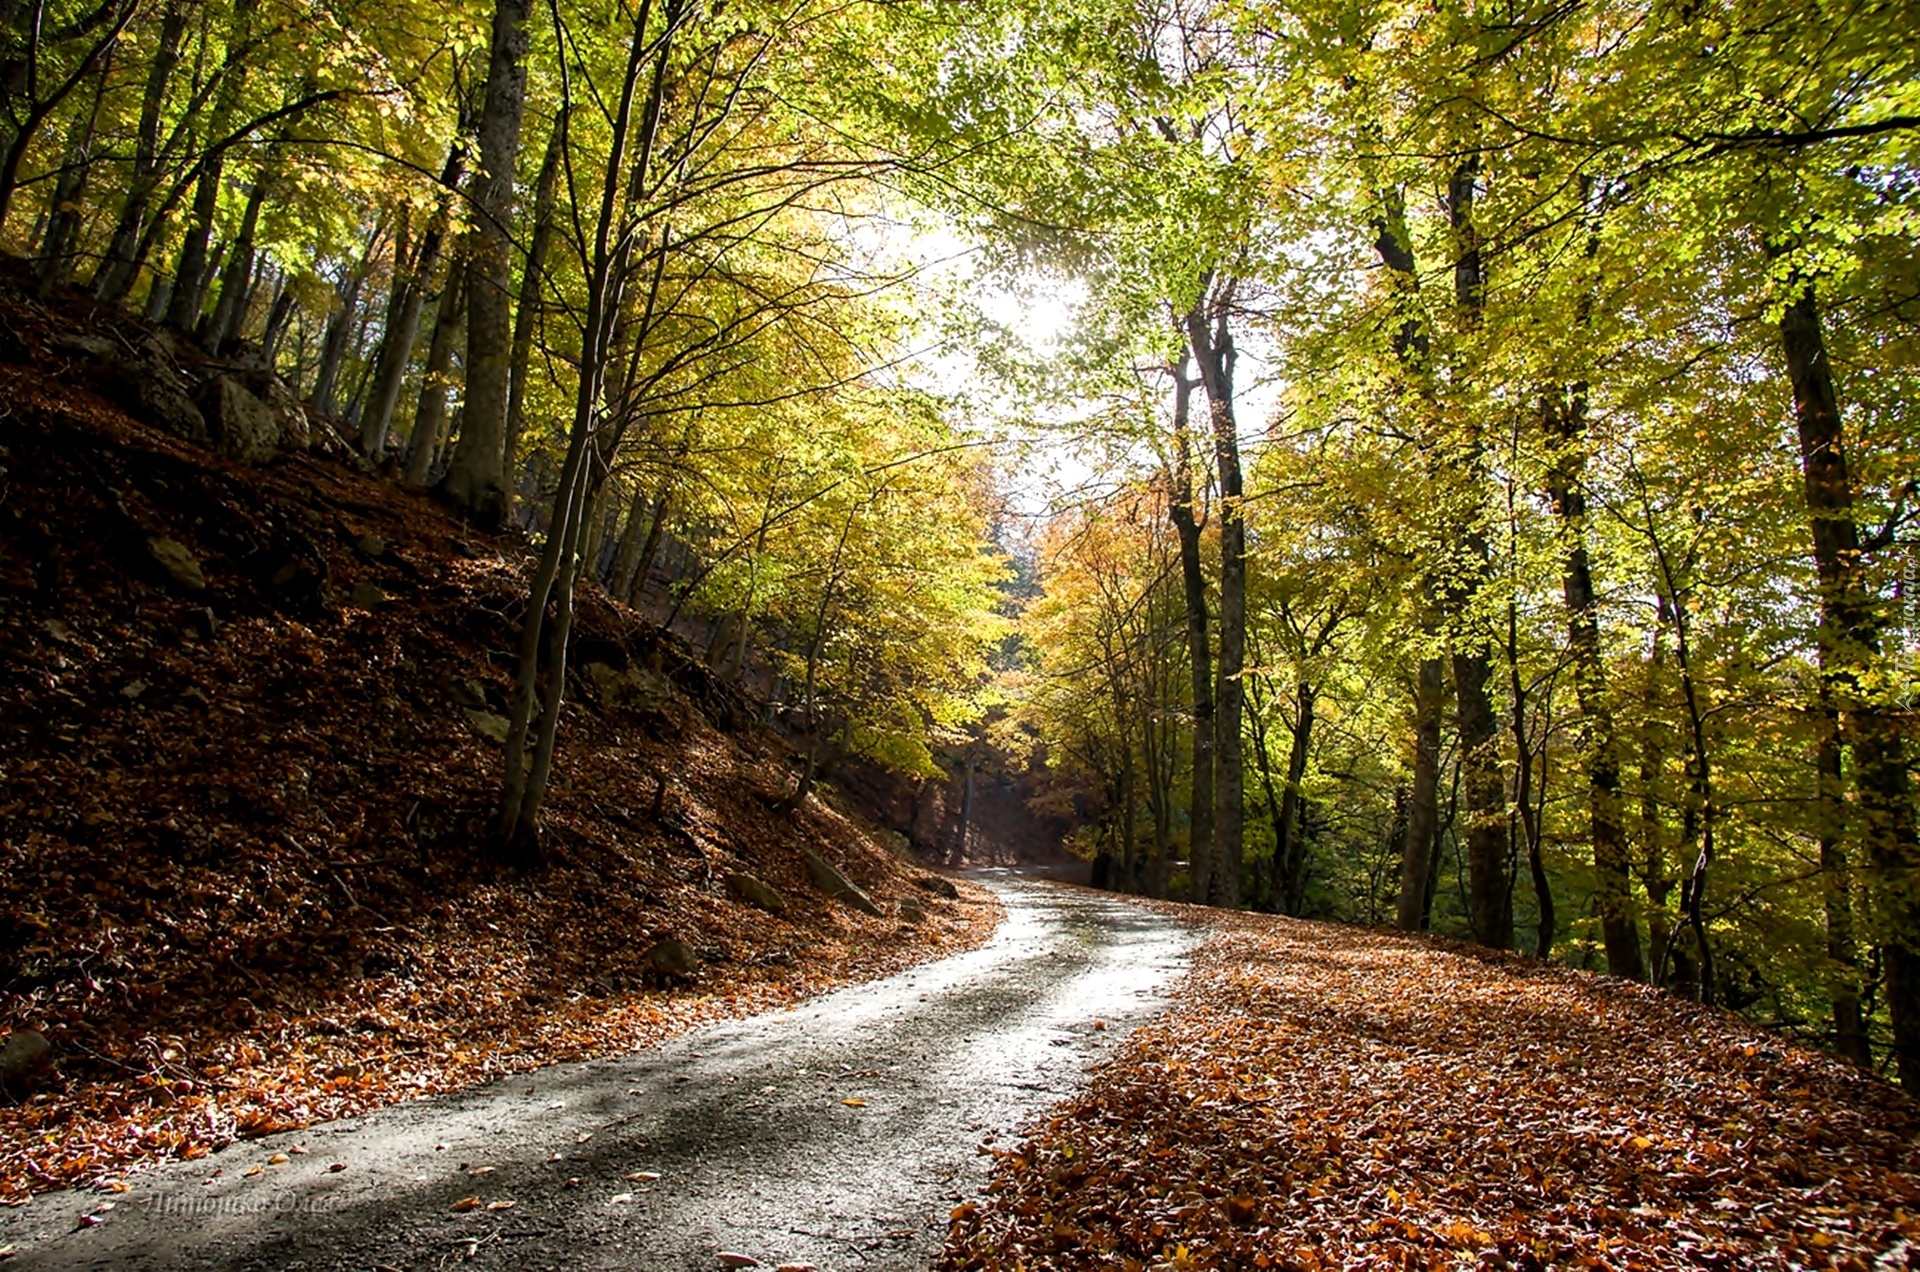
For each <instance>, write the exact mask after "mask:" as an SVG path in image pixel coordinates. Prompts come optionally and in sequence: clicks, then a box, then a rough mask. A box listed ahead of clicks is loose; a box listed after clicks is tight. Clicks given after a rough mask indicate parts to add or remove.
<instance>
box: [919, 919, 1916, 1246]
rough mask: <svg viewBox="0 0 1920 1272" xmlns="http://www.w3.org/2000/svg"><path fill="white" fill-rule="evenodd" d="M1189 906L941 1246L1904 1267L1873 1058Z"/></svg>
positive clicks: (1885, 1116) (1905, 1147)
mask: <svg viewBox="0 0 1920 1272" xmlns="http://www.w3.org/2000/svg"><path fill="white" fill-rule="evenodd" d="M1174 908H1176V909H1180V910H1185V911H1187V912H1188V913H1189V914H1191V913H1192V911H1191V910H1190V909H1189V908H1188V907H1174ZM1206 921H1207V922H1208V923H1209V924H1210V926H1211V933H1210V935H1209V936H1208V938H1207V940H1206V941H1205V942H1204V944H1203V945H1202V946H1201V947H1200V949H1199V950H1198V952H1197V953H1196V955H1195V957H1194V966H1193V970H1192V972H1191V973H1190V974H1189V976H1188V978H1187V979H1186V980H1185V981H1184V982H1183V983H1182V984H1181V985H1180V986H1179V988H1178V990H1177V1001H1176V1004H1175V1006H1174V1008H1173V1009H1172V1010H1171V1011H1169V1012H1168V1013H1167V1014H1166V1015H1165V1016H1163V1017H1161V1018H1160V1019H1159V1020H1158V1021H1156V1022H1155V1023H1153V1024H1151V1025H1149V1026H1147V1027H1146V1028H1144V1029H1142V1030H1140V1031H1139V1032H1137V1033H1136V1034H1135V1035H1134V1036H1133V1037H1132V1038H1131V1039H1130V1040H1129V1042H1128V1045H1127V1046H1126V1048H1125V1049H1124V1050H1123V1051H1122V1052H1121V1054H1120V1055H1119V1056H1118V1057H1117V1058H1115V1059H1114V1060H1113V1061H1112V1062H1111V1063H1109V1064H1108V1065H1106V1066H1105V1067H1104V1068H1103V1069H1102V1070H1101V1071H1100V1072H1098V1073H1097V1074H1095V1075H1094V1077H1093V1079H1092V1081H1091V1082H1090V1083H1089V1085H1088V1087H1087V1089H1086V1092H1085V1093H1084V1094H1082V1095H1080V1096H1077V1097H1075V1098H1074V1099H1072V1100H1070V1101H1069V1102H1067V1103H1065V1104H1063V1105H1062V1106H1061V1107H1059V1108H1057V1109H1056V1110H1055V1111H1054V1112H1053V1114H1052V1115H1051V1116H1050V1117H1049V1118H1048V1119H1047V1120H1046V1121H1045V1123H1044V1124H1043V1125H1041V1126H1040V1127H1038V1128H1037V1129H1035V1131H1034V1132H1033V1134H1032V1135H1031V1136H1030V1138H1028V1139H1027V1140H1026V1141H1025V1142H1024V1143H1022V1144H1020V1145H1019V1146H1017V1147H1014V1148H1011V1149H1007V1150H1003V1151H1001V1152H1000V1153H999V1154H998V1157H999V1162H998V1166H997V1168H996V1171H995V1175H994V1179H993V1181H992V1183H991V1185H990V1186H989V1191H988V1192H987V1194H986V1195H985V1197H984V1198H983V1199H982V1200H981V1201H979V1202H978V1203H972V1202H970V1203H966V1204H963V1205H961V1206H959V1207H957V1208H955V1210H954V1211H953V1214H952V1229H951V1233H950V1237H949V1242H948V1247H947V1251H946V1254H945V1256H944V1258H943V1260H942V1262H941V1264H940V1266H941V1267H942V1268H944V1269H962V1268H965V1269H975V1268H980V1269H1015V1268H1094V1267H1099V1268H1141V1269H1144V1268H1164V1269H1179V1268H1189V1267H1194V1268H1199V1267H1205V1268H1232V1269H1244V1268H1276V1269H1295V1270H1299V1272H1306V1270H1308V1269H1313V1270H1316V1272H1317V1270H1319V1269H1343V1270H1347V1269H1351V1270H1356V1272H1357V1270H1360V1269H1389V1268H1391V1269H1414V1268H1420V1269H1427V1268H1433V1269H1455V1268H1487V1269H1493V1268H1509V1269H1547V1268H1554V1269H1559V1268H1605V1269H1616V1270H1620V1272H1624V1270H1626V1269H1653V1268H1660V1269H1668V1268H1671V1269H1682V1268H1754V1269H1762V1268H1764V1269H1794V1268H1844V1269H1849V1270H1850V1272H1892V1270H1893V1269H1907V1268H1917V1267H1920V1103H1916V1102H1915V1101H1914V1100H1913V1099H1912V1098H1911V1097H1909V1096H1908V1095H1906V1094H1904V1093H1902V1092H1900V1091H1898V1090H1896V1089H1894V1088H1893V1087H1891V1086H1889V1085H1887V1084H1886V1083H1884V1082H1882V1081H1880V1080H1879V1079H1877V1078H1874V1077H1872V1076H1869V1075H1866V1074H1863V1073H1861V1072H1859V1071H1857V1070H1854V1069H1851V1068H1849V1067H1848V1066H1846V1065H1844V1064H1842V1063H1840V1062H1839V1061H1837V1060H1834V1059H1833V1058H1831V1057H1829V1056H1825V1055H1822V1054H1819V1053H1817V1052H1813V1051H1809V1050H1805V1049H1802V1048H1799V1047H1796V1046H1793V1045H1791V1044H1789V1043H1786V1042H1783V1041H1782V1040H1781V1039H1780V1038H1778V1037H1776V1036H1774V1035H1771V1034H1768V1033H1765V1032H1763V1031H1762V1030H1760V1029H1759V1028H1757V1027H1755V1026H1753V1025H1752V1024H1750V1023H1748V1022H1746V1021H1744V1020H1741V1019H1740V1018H1738V1017H1736V1016H1734V1015H1732V1014H1731V1013H1727V1012H1722V1011H1717V1010H1712V1009H1708V1008H1703V1007H1700V1006H1698V1005H1695V1004H1691V1003H1688V1002H1685V1001H1682V1000H1678V999H1675V998H1672V997H1670V996H1668V995H1665V994H1661V993H1658V992H1655V991H1653V990H1650V989H1647V988H1645V987H1642V986H1637V985H1632V984H1627V983H1623V982H1619V981H1614V980H1610V979H1607V978H1604V977H1600V976H1595V975H1592V974H1588V973H1583V972H1575V971H1570V970H1567V969H1563V968H1555V967H1549V966H1546V965H1543V964H1540V963H1538V962H1535V961H1533V960H1530V959H1525V958H1521V957H1519V956H1516V955H1501V954H1495V953H1491V952H1488V951H1484V950H1476V949H1474V948H1471V947H1467V946H1462V945H1455V944H1451V943H1447V942H1443V941H1439V940H1429V939H1424V938H1409V937H1404V936H1400V935H1397V934H1392V933H1387V932H1382V931H1376V930H1369V929H1364V928H1356V927H1343V926H1336V925H1331V924H1323V923H1309V922H1301V921H1297V920H1289V919H1284V918H1271V917H1266V916H1258V915H1245V914H1236V915H1220V914H1218V913H1214V914H1210V915H1207V916H1206Z"/></svg>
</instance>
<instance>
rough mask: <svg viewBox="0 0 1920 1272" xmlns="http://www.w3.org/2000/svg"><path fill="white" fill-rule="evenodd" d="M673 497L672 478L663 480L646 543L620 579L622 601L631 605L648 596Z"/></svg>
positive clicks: (655, 495)
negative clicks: (648, 580)
mask: <svg viewBox="0 0 1920 1272" xmlns="http://www.w3.org/2000/svg"><path fill="white" fill-rule="evenodd" d="M672 497H673V482H672V478H670V477H663V478H661V480H660V488H659V490H658V491H657V492H656V493H655V494H654V497H653V518H652V521H651V523H650V524H649V525H648V526H647V538H646V542H644V543H642V544H641V545H640V553H639V555H638V556H637V557H636V558H635V559H634V562H633V566H632V568H631V569H629V570H628V571H627V572H626V573H625V574H623V575H621V577H620V599H621V600H623V601H625V602H626V603H627V604H629V605H637V604H639V602H640V598H641V597H643V596H645V595H646V592H647V576H648V575H650V574H652V573H653V561H654V558H655V557H656V556H658V555H659V554H660V540H661V538H662V537H663V536H664V535H665V534H666V529H667V508H668V505H669V501H670V500H671V499H672Z"/></svg>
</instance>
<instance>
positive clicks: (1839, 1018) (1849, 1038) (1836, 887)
mask: <svg viewBox="0 0 1920 1272" xmlns="http://www.w3.org/2000/svg"><path fill="white" fill-rule="evenodd" d="M1820 699H1821V701H1820V711H1819V714H1818V716H1817V717H1816V719H1817V721H1818V727H1819V729H1820V742H1819V747H1818V757H1817V759H1816V761H1815V768H1816V769H1817V771H1818V774H1819V795H1818V799H1819V805H1818V806H1819V818H1820V879H1821V888H1822V892H1823V894H1824V896H1823V900H1824V901H1825V909H1826V919H1827V985H1828V989H1827V994H1828V999H1829V1001H1830V1002H1831V1003H1832V1006H1833V1048H1834V1050H1835V1051H1837V1052H1839V1053H1840V1054H1841V1055H1842V1056H1844V1057H1846V1058H1847V1059H1848V1060H1851V1061H1852V1062H1853V1063H1854V1064H1857V1065H1859V1066H1860V1067H1861V1068H1863V1069H1864V1068H1868V1067H1870V1066H1871V1065H1872V1063H1873V1051H1872V1048H1871V1047H1870V1046H1869V1045H1868V1042H1867V1028H1866V1022H1865V1021H1864V1020H1863V1019H1862V1017H1861V1014H1860V953H1859V949H1858V947H1857V945H1856V944H1855V941H1854V935H1853V861H1852V854H1850V853H1849V852H1848V851H1847V842H1846V803H1847V787H1846V778H1845V775H1844V772H1843V768H1842V760H1841V746H1840V718H1839V714H1838V713H1837V712H1836V711H1835V710H1834V709H1833V705H1832V702H1831V698H1830V695H1829V694H1828V693H1827V692H1826V690H1825V687H1824V686H1822V691H1821V694H1820Z"/></svg>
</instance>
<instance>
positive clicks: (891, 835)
mask: <svg viewBox="0 0 1920 1272" xmlns="http://www.w3.org/2000/svg"><path fill="white" fill-rule="evenodd" d="M873 837H874V839H875V840H877V841H878V842H879V844H880V846H881V847H882V848H885V849H886V850H887V851H888V852H890V853H892V854H893V855H894V856H896V857H903V858H904V857H906V856H907V855H908V854H910V853H911V852H912V851H913V841H911V840H910V839H908V838H907V837H906V836H905V835H903V834H901V833H900V832H899V831H897V830H888V829H887V828H886V827H884V826H883V827H881V828H880V829H879V830H876V831H874V832H873Z"/></svg>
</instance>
